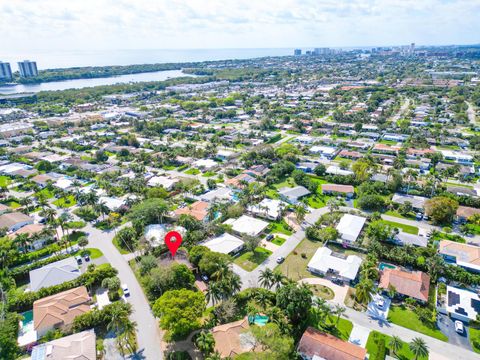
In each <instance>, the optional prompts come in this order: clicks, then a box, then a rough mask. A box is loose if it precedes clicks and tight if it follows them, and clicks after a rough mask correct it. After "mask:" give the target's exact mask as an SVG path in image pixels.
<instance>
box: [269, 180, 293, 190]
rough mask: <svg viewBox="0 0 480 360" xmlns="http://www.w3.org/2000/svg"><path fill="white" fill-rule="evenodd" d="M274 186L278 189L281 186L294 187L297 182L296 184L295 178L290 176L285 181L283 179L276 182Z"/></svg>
mask: <svg viewBox="0 0 480 360" xmlns="http://www.w3.org/2000/svg"><path fill="white" fill-rule="evenodd" d="M273 186H274V187H275V188H277V189H281V188H284V187H294V186H296V184H295V180H293V178H291V177H289V178H287V179H285V180H284V181H282V182H280V183H278V184H274V185H273Z"/></svg>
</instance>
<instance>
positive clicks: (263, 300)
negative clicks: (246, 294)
mask: <svg viewBox="0 0 480 360" xmlns="http://www.w3.org/2000/svg"><path fill="white" fill-rule="evenodd" d="M255 301H256V302H257V304H258V305H260V307H261V308H262V309H263V310H265V309H267V307H268V305H269V304H270V298H269V297H268V294H267V293H266V292H265V291H259V292H257V293H256V294H255Z"/></svg>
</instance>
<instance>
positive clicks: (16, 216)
mask: <svg viewBox="0 0 480 360" xmlns="http://www.w3.org/2000/svg"><path fill="white" fill-rule="evenodd" d="M29 224H33V218H31V217H30V216H28V215H25V214H23V213H21V212H11V213H6V214H3V215H0V228H7V229H8V231H17V230H18V229H20V228H21V227H23V226H25V225H29Z"/></svg>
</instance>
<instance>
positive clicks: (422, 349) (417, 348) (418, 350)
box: [408, 337, 429, 360]
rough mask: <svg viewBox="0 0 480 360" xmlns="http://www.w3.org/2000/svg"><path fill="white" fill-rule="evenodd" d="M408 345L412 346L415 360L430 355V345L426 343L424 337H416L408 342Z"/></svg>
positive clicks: (411, 349)
mask: <svg viewBox="0 0 480 360" xmlns="http://www.w3.org/2000/svg"><path fill="white" fill-rule="evenodd" d="M408 347H409V348H410V351H411V352H412V353H413V355H414V356H415V358H414V359H415V360H417V359H418V358H419V357H425V358H426V357H428V354H429V351H428V346H427V344H426V343H425V340H423V339H422V338H418V337H416V338H414V339H413V340H412V342H411V343H410V344H408Z"/></svg>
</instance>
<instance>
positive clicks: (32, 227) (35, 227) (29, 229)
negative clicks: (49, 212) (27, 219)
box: [8, 224, 45, 238]
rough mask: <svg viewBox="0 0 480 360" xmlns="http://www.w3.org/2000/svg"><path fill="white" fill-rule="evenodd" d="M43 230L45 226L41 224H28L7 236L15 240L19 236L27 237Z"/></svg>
mask: <svg viewBox="0 0 480 360" xmlns="http://www.w3.org/2000/svg"><path fill="white" fill-rule="evenodd" d="M44 228H45V225H42V224H28V225H25V226H24V227H21V228H20V229H18V230H17V231H15V232H14V233H12V234H10V235H8V236H9V237H10V238H15V237H17V236H18V235H20V234H28V236H32V235H33V234H36V233H39V232H42V231H43V229H44Z"/></svg>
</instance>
